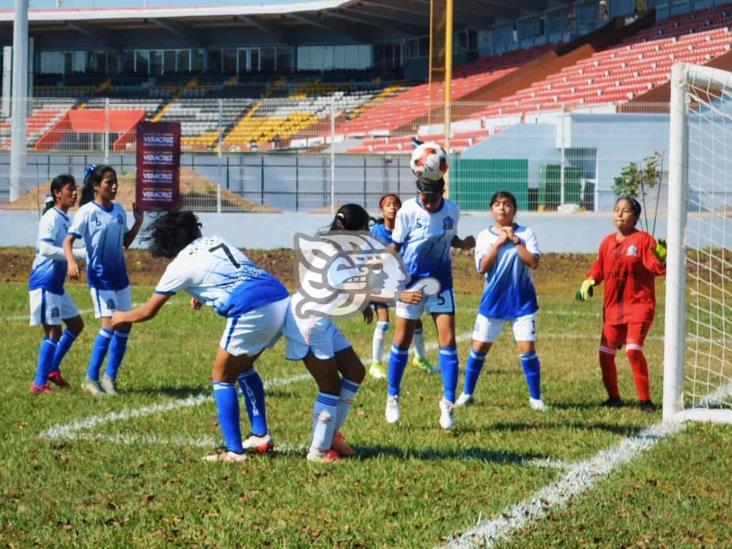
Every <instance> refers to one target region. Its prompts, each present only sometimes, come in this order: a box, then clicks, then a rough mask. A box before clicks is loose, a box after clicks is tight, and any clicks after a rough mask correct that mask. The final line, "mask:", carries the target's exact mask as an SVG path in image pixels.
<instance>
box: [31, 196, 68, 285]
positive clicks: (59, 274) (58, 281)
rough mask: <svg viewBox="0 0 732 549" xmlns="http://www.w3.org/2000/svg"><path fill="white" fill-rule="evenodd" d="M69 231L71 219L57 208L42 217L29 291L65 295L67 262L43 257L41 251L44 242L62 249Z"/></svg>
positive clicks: (39, 224)
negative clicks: (43, 291)
mask: <svg viewBox="0 0 732 549" xmlns="http://www.w3.org/2000/svg"><path fill="white" fill-rule="evenodd" d="M68 230H69V218H68V216H67V215H66V214H65V213H63V212H62V211H61V210H59V209H57V208H51V209H50V210H48V211H47V212H46V213H44V214H43V216H42V217H41V221H40V222H39V223H38V240H37V245H36V256H35V258H34V259H33V267H32V269H31V276H30V279H29V281H28V289H29V290H38V289H43V290H46V291H47V292H51V293H54V294H59V295H60V294H63V293H64V279H65V278H66V269H67V265H66V260H65V259H64V260H61V259H54V258H52V257H46V256H44V255H41V253H40V251H39V249H40V247H41V243H42V242H47V243H48V244H50V245H52V246H56V247H59V248H60V247H62V246H63V245H64V239H65V238H66V233H67V232H68Z"/></svg>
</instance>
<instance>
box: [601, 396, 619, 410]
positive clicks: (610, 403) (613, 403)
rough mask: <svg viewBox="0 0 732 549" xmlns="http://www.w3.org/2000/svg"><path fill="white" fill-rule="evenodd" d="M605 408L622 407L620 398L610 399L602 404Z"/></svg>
mask: <svg viewBox="0 0 732 549" xmlns="http://www.w3.org/2000/svg"><path fill="white" fill-rule="evenodd" d="M602 405H603V406H604V407H605V408H620V407H622V406H623V401H622V400H620V398H614V397H610V398H608V399H607V400H606V401H604V402H603V403H602Z"/></svg>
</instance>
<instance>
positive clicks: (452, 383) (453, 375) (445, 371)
mask: <svg viewBox="0 0 732 549" xmlns="http://www.w3.org/2000/svg"><path fill="white" fill-rule="evenodd" d="M440 371H441V372H442V396H444V397H445V398H446V399H447V400H449V401H450V402H455V389H457V382H458V373H459V372H460V362H459V360H458V354H457V349H456V348H455V347H440Z"/></svg>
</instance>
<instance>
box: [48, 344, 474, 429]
mask: <svg viewBox="0 0 732 549" xmlns="http://www.w3.org/2000/svg"><path fill="white" fill-rule="evenodd" d="M471 338H472V333H464V334H460V335H459V336H457V337H456V338H455V339H456V340H457V341H465V340H468V339H471ZM437 347H438V345H437V344H436V343H434V342H430V343H428V344H427V345H425V348H427V349H429V350H434V349H436V348H437ZM410 352H412V349H410ZM363 364H364V366H368V365H369V364H371V359H366V360H364V361H363ZM307 379H312V377H311V376H310V374H298V375H295V376H290V377H285V378H275V379H271V380H269V381H265V383H264V387H265V389H271V388H273V387H285V386H287V385H292V384H293V383H298V382H300V381H305V380H307ZM209 400H213V397H212V396H211V395H210V394H208V393H203V394H200V395H195V396H190V397H188V398H183V399H178V400H170V401H168V402H162V403H160V404H152V405H150V406H142V407H140V408H125V409H123V410H121V411H119V412H110V413H108V414H104V415H98V416H91V417H88V418H86V419H80V420H77V421H74V422H71V423H60V424H57V425H54V426H53V427H50V428H49V429H47V430H45V431H43V432H42V433H41V434H40V436H41V437H42V438H48V439H60V438H65V439H72V440H73V439H75V438H77V437H78V435H79V432H80V431H86V430H89V429H93V428H95V427H99V426H100V425H104V424H105V423H112V422H115V421H128V420H130V419H133V418H138V417H144V416H149V415H153V414H160V413H163V412H169V411H172V410H177V409H179V408H189V407H192V406H199V405H200V404H203V403H204V402H207V401H209Z"/></svg>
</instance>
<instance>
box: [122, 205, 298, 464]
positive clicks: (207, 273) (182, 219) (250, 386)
mask: <svg viewBox="0 0 732 549" xmlns="http://www.w3.org/2000/svg"><path fill="white" fill-rule="evenodd" d="M200 227H201V225H200V223H199V222H198V219H197V218H196V216H195V215H194V214H193V212H170V213H166V214H164V215H162V216H161V217H159V218H157V219H156V220H155V221H154V222H153V223H152V224H151V225H150V228H149V230H148V237H147V240H148V241H149V242H150V252H151V254H152V255H153V257H167V258H174V259H173V261H171V262H170V264H169V265H168V267H167V268H166V269H165V273H164V274H163V276H162V278H161V279H160V281H159V282H158V284H157V286H156V287H155V293H154V294H153V295H152V296H151V297H150V299H148V301H147V303H145V304H144V305H141V306H140V307H137V308H135V309H133V310H131V311H127V312H122V311H118V312H115V313H114V315H113V316H112V325H113V327H115V328H116V327H117V326H120V325H121V326H124V325H128V324H131V323H135V322H144V321H146V320H149V319H151V318H153V317H155V315H156V314H157V313H158V311H159V310H160V309H161V307H162V306H163V305H164V304H165V302H166V301H168V299H170V297H171V296H172V295H174V294H176V293H177V292H179V291H181V290H185V291H186V292H188V293H189V294H190V295H191V296H193V297H192V299H191V307H192V308H194V309H200V308H201V306H202V305H208V306H210V307H212V308H213V309H214V311H216V312H217V313H218V314H219V315H221V316H223V317H224V318H226V328H225V329H224V333H223V335H222V336H221V341H220V342H219V350H218V353H217V354H216V359H215V360H214V365H213V373H212V374H211V377H212V380H213V381H212V384H213V394H214V399H215V400H216V408H217V409H218V417H219V425H220V427H221V432H222V434H223V436H224V441H225V443H226V449H225V450H224V451H223V452H219V453H216V454H212V455H208V456H206V457H204V460H205V461H220V462H230V463H238V462H242V461H244V460H246V453H245V451H246V450H251V451H256V452H261V453H264V452H267V451H269V450H271V449H272V448H273V446H274V443H273V441H272V437H271V436H270V434H269V429H268V427H267V414H266V407H265V397H264V383H263V382H262V378H261V377H260V376H259V374H258V373H257V370H256V369H255V367H254V362H255V361H256V360H257V358H258V357H259V355H260V354H262V351H263V350H264V349H265V348H268V347H271V346H272V345H274V344H275V342H276V341H277V340H278V339H279V337H280V334H281V330H282V325H283V323H284V321H285V315H286V313H287V308H288V303H289V301H290V296H289V294H288V292H287V289H286V288H285V287H284V286H283V285H282V284H281V283H280V281H279V280H277V279H276V278H275V277H273V276H272V275H270V274H269V273H267V272H266V271H264V270H262V269H261V268H259V267H258V266H257V265H255V264H254V263H252V262H251V261H250V260H249V258H248V257H247V256H246V255H244V254H243V253H242V252H241V251H240V250H238V249H237V248H236V247H235V246H234V245H233V244H231V243H230V242H227V241H226V240H224V239H223V238H220V237H218V236H207V237H204V236H202V235H201V229H200ZM237 381H238V383H239V388H240V389H241V393H242V396H243V397H244V402H245V404H246V408H247V414H248V415H249V421H250V424H251V434H250V436H249V437H248V438H247V439H246V440H245V441H243V442H242V436H241V426H240V423H239V397H238V394H237V390H236V383H237Z"/></svg>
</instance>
